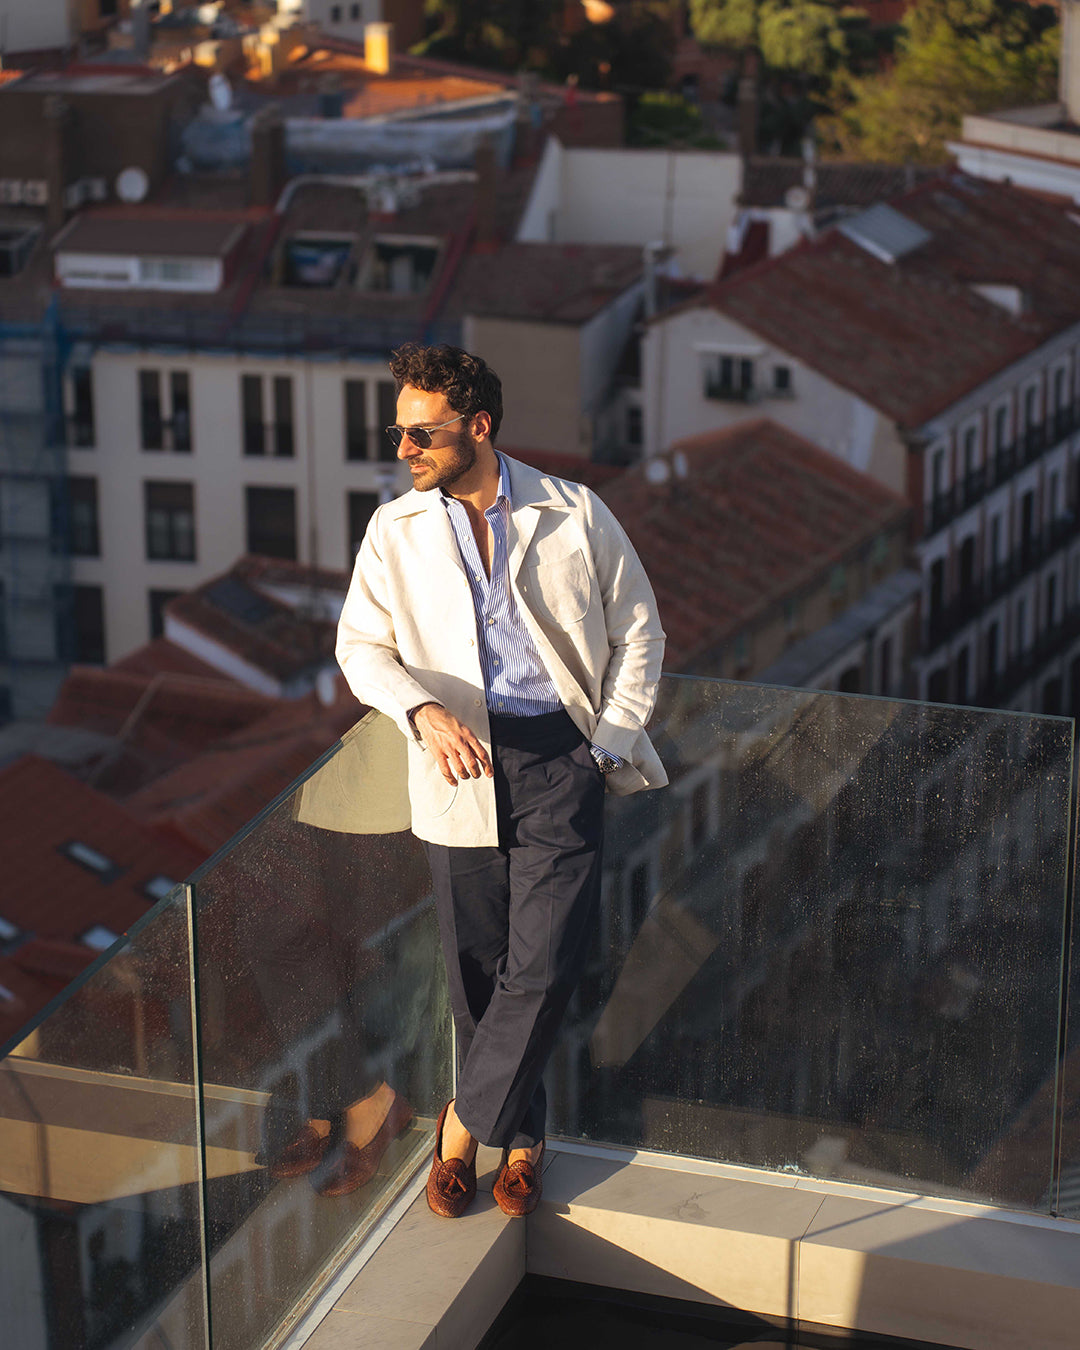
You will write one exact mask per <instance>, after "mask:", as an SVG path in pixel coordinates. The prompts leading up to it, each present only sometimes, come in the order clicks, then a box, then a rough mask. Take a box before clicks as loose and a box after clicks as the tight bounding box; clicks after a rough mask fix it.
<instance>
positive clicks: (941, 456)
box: [930, 450, 945, 497]
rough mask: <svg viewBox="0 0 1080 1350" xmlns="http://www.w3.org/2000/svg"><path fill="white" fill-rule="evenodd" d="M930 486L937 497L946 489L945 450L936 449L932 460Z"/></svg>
mask: <svg viewBox="0 0 1080 1350" xmlns="http://www.w3.org/2000/svg"><path fill="white" fill-rule="evenodd" d="M930 488H931V491H932V492H933V494H934V496H935V497H940V496H941V494H942V493H943V492H944V491H945V451H944V450H935V451H934V456H933V458H932V459H931V461H930Z"/></svg>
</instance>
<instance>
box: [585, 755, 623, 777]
mask: <svg viewBox="0 0 1080 1350" xmlns="http://www.w3.org/2000/svg"><path fill="white" fill-rule="evenodd" d="M592 757H593V759H594V760H595V761H596V767H597V768H598V769H599V770H600V772H601V773H602V774H605V775H606V774H609V773H614V772H615V770H616V769H617V768H618V767H619V765H620V763H621V762H622V761H621V760H618V759H616V758H615V756H614V755H609V754H608V752H607V751H606V750H600V749H594V750H593V752H592Z"/></svg>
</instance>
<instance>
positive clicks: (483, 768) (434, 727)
mask: <svg viewBox="0 0 1080 1350" xmlns="http://www.w3.org/2000/svg"><path fill="white" fill-rule="evenodd" d="M412 720H413V725H414V726H415V727H416V729H417V731H419V733H420V735H421V736H422V737H423V739H424V744H425V745H426V746H427V748H428V749H429V750H430V751H431V753H432V754H433V755H434V756H435V758H436V760H437V761H438V764H439V769H440V770H441V772H442V776H443V777H444V778H445V779H446V781H447V782H448V783H450V784H451V785H455V784H456V783H457V781H458V779H460V778H479V777H480V775H481V773H484V774H486V775H487V777H488V778H492V777H494V774H495V770H494V769H493V768H492V767H491V760H490V759H488V757H487V752H486V751H485V749H484V747H483V746H482V745H481V744H480V742H479V741H478V740H477V739H476V737H475V736H474V735H473V734H472V732H471V731H470V730H469V728H468V727H467V726H465V724H464V723H463V722H459V721H458V719H457V718H456V717H455V716H454V714H453V713H451V712H447V711H446V709H445V708H444V707H443V706H442V705H441V704H439V703H425V704H424V706H423V707H422V708H417V710H416V712H415V713H413V719H412Z"/></svg>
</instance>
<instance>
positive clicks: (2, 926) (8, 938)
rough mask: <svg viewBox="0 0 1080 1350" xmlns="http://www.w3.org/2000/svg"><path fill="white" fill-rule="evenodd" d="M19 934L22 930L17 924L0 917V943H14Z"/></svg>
mask: <svg viewBox="0 0 1080 1350" xmlns="http://www.w3.org/2000/svg"><path fill="white" fill-rule="evenodd" d="M21 932H22V929H21V928H20V927H19V926H18V924H14V923H12V922H11V920H10V919H5V918H3V917H2V916H0V942H14V941H15V939H16V938H17V937H18V936H19V934H20V933H21Z"/></svg>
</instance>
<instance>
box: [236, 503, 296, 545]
mask: <svg viewBox="0 0 1080 1350" xmlns="http://www.w3.org/2000/svg"><path fill="white" fill-rule="evenodd" d="M244 491H245V496H246V499H247V503H246V504H247V551H248V552H249V553H260V554H263V555H264V556H266V557H268V558H295V557H296V492H295V491H294V490H293V489H292V488H268V487H249V488H245V490H244Z"/></svg>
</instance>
